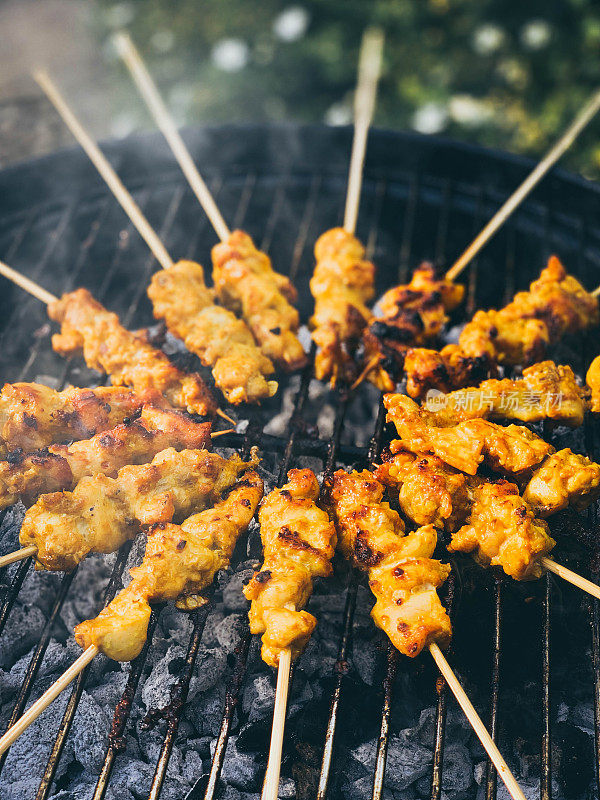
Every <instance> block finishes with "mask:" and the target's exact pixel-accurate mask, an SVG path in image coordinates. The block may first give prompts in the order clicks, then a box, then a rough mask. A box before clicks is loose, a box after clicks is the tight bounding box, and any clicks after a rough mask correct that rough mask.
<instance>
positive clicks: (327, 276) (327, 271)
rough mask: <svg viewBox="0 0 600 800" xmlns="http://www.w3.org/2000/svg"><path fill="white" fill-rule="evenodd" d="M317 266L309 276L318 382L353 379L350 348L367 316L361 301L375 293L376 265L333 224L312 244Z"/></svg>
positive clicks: (355, 243) (351, 237) (361, 329)
mask: <svg viewBox="0 0 600 800" xmlns="http://www.w3.org/2000/svg"><path fill="white" fill-rule="evenodd" d="M315 259H316V262H317V263H316V266H315V271H314V273H313V276H312V278H311V279H310V291H311V293H312V296H313V297H314V299H315V313H314V315H313V316H312V318H311V320H310V327H311V329H312V332H313V333H312V337H313V340H314V342H315V344H316V345H317V347H318V348H319V349H318V352H317V356H316V359H315V375H316V377H317V378H318V379H319V380H330V381H331V383H332V385H335V383H336V381H337V380H338V379H341V380H342V381H343V382H344V383H350V382H351V381H352V380H353V379H354V378H355V377H356V362H355V360H354V351H355V349H356V347H357V345H358V343H359V342H360V337H361V334H362V332H363V329H364V328H365V326H366V325H367V324H368V322H369V320H370V319H371V316H372V314H371V312H370V311H369V309H368V308H367V306H366V305H365V304H366V303H367V302H368V301H369V300H371V299H372V298H373V295H374V294H375V267H374V265H373V264H372V263H371V262H370V261H367V260H366V259H365V248H364V247H363V246H362V244H361V243H360V242H359V240H358V239H357V238H356V237H355V236H353V235H352V234H351V233H348V231H345V230H344V229H343V228H332V229H331V230H329V231H327V232H326V233H324V234H322V236H320V237H319V238H318V239H317V243H316V244H315Z"/></svg>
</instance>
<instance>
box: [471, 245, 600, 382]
mask: <svg viewBox="0 0 600 800" xmlns="http://www.w3.org/2000/svg"><path fill="white" fill-rule="evenodd" d="M599 319H600V315H599V311H598V299H597V298H595V297H594V296H593V295H591V294H590V293H589V292H586V290H585V289H584V288H583V286H582V285H581V284H580V283H579V281H578V280H577V279H576V278H574V277H573V276H572V275H568V274H567V272H566V270H565V268H564V267H563V265H562V264H561V263H560V261H559V259H558V258H557V257H556V256H551V257H550V259H549V261H548V265H547V267H546V268H545V269H544V270H542V272H541V274H540V277H539V278H538V279H537V280H536V281H534V282H533V283H532V284H531V286H530V287H529V291H527V292H519V293H518V294H516V295H515V297H514V299H513V301H512V302H511V303H509V304H508V305H507V306H505V307H504V308H502V309H500V310H499V311H496V310H495V309H491V310H490V311H478V312H477V313H476V314H475V315H474V317H473V319H472V320H471V322H469V323H467V325H466V326H465V328H464V330H463V331H462V333H461V335H460V338H459V345H460V347H461V348H462V349H463V350H464V352H465V353H466V354H467V355H471V356H476V355H483V354H487V355H488V356H489V357H490V359H491V360H492V361H494V362H495V363H500V364H509V365H513V366H514V365H517V364H522V365H527V364H531V363H533V362H535V361H540V360H541V359H542V358H544V356H545V355H546V352H547V349H548V346H549V345H551V344H554V343H555V342H557V341H558V340H559V339H560V338H562V337H563V336H565V335H567V334H573V333H577V332H578V331H582V330H585V329H586V328H589V327H592V326H593V325H597V324H598V321H599Z"/></svg>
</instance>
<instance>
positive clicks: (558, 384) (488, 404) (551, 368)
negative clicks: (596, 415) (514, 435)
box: [427, 361, 586, 428]
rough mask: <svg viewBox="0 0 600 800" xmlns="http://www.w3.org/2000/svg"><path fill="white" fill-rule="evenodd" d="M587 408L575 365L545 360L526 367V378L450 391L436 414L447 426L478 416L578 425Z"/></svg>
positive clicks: (507, 379) (484, 383)
mask: <svg viewBox="0 0 600 800" xmlns="http://www.w3.org/2000/svg"><path fill="white" fill-rule="evenodd" d="M427 405H429V404H427ZM585 408H586V401H585V395H584V391H583V389H582V388H581V387H580V386H579V385H578V384H577V381H576V379H575V375H574V373H573V370H572V369H571V367H569V366H560V365H559V366H557V365H556V364H555V363H554V362H553V361H542V362H540V363H539V364H534V365H533V366H531V367H527V368H526V369H524V370H523V377H522V378H518V379H515V380H512V379H509V378H504V379H503V380H488V381H483V382H482V383H481V384H479V386H478V387H477V388H476V389H474V388H471V389H463V390H458V391H455V392H450V393H449V394H447V395H446V396H445V397H444V398H442V403H441V408H440V409H439V410H437V411H436V412H435V417H436V420H437V421H438V424H440V425H444V426H446V425H453V424H456V423H457V422H460V421H461V420H464V419H476V418H480V419H505V420H508V419H515V420H519V421H520V422H540V421H541V420H544V419H548V420H553V421H554V422H557V423H560V424H561V425H567V426H569V427H571V428H577V427H579V426H580V425H583V418H584V415H585Z"/></svg>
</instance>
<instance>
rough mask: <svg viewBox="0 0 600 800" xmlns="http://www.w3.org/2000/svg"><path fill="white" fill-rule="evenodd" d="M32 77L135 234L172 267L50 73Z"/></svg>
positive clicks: (164, 265) (156, 235) (163, 262)
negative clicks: (81, 148)
mask: <svg viewBox="0 0 600 800" xmlns="http://www.w3.org/2000/svg"><path fill="white" fill-rule="evenodd" d="M33 77H34V79H35V81H36V82H37V83H38V84H39V86H40V87H41V88H42V89H43V91H44V92H45V93H46V95H47V96H48V99H49V100H50V102H51V103H52V104H53V105H54V107H55V108H56V110H57V111H58V113H59V114H60V116H61V117H62V119H63V120H64V122H65V123H66V125H67V127H68V128H69V130H70V131H71V133H72V134H73V136H74V137H75V138H76V139H77V141H78V142H79V144H80V145H81V146H82V147H83V149H84V150H85V152H86V153H87V155H88V156H89V157H90V159H91V161H92V163H93V164H94V166H95V167H96V169H97V170H98V172H99V173H100V175H101V176H102V178H104V180H105V181H106V183H107V184H108V187H109V189H110V190H111V192H112V193H113V194H114V196H115V197H116V198H117V200H118V201H119V203H120V204H121V207H122V208H123V210H124V211H125V213H126V214H127V216H128V217H129V219H130V220H131V221H132V223H133V224H134V225H135V227H136V229H137V231H138V233H139V234H140V236H142V238H143V239H144V241H145V242H146V244H147V245H148V247H149V248H150V250H151V251H152V253H153V254H154V257H155V258H156V260H157V261H158V262H159V264H160V265H161V266H162V267H163V268H164V269H168V268H169V267H172V266H173V260H172V258H171V256H170V255H169V254H168V253H167V250H166V248H165V246H164V244H163V243H162V242H161V240H160V237H159V236H158V234H157V233H156V231H155V230H154V228H153V227H152V226H151V225H150V223H149V222H148V220H147V219H146V217H145V216H144V215H143V213H142V211H141V209H140V207H139V206H138V204H137V203H136V202H135V200H134V199H133V197H132V196H131V195H130V194H129V192H128V191H127V189H126V188H125V186H124V185H123V183H122V181H121V179H120V178H119V176H118V175H117V173H116V172H115V171H114V169H113V168H112V166H111V165H110V163H109V162H108V159H107V158H106V156H105V155H104V153H103V152H102V151H101V150H100V148H99V147H98V145H97V144H96V142H95V141H94V140H93V139H92V137H91V136H90V134H89V133H88V132H87V131H86V130H85V128H84V127H83V125H82V124H81V123H80V122H79V120H78V119H77V118H76V116H75V114H74V113H73V112H72V110H71V109H70V108H69V106H68V105H67V102H66V100H65V99H64V97H63V96H62V94H61V93H60V92H59V90H58V88H57V87H56V86H55V84H54V82H53V81H52V79H51V78H50V76H49V75H48V74H47V73H46V72H44V71H43V70H36V71H35V72H34V73H33Z"/></svg>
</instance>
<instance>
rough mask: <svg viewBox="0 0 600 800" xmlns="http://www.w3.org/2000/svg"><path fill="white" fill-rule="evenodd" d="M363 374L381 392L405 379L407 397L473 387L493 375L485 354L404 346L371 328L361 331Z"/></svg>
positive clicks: (449, 347) (448, 348) (391, 388)
mask: <svg viewBox="0 0 600 800" xmlns="http://www.w3.org/2000/svg"><path fill="white" fill-rule="evenodd" d="M363 343H364V348H365V363H366V366H365V368H364V370H363V374H364V375H365V377H366V378H367V379H368V380H369V381H370V382H371V383H372V384H373V385H374V386H376V387H377V388H378V389H380V390H381V391H382V392H391V391H393V390H394V389H395V388H396V386H397V385H398V383H400V381H401V380H402V379H403V378H405V379H406V392H407V394H409V395H410V397H415V398H421V397H424V396H425V395H426V394H427V392H428V391H429V390H430V389H437V390H438V391H440V392H450V391H451V390H452V389H460V388H461V387H463V386H476V385H477V384H478V383H480V382H481V381H482V380H484V379H485V378H487V377H488V376H489V375H490V374H493V371H494V367H493V364H492V363H491V362H490V360H489V358H488V357H487V355H485V354H484V355H482V356H474V357H472V356H467V355H466V354H465V353H463V351H462V350H461V349H460V347H458V345H455V344H448V345H446V346H445V347H443V348H442V349H441V350H432V349H429V348H426V347H408V346H407V345H405V344H402V343H400V342H395V341H393V340H392V339H391V338H389V337H388V338H386V339H380V338H377V336H375V335H374V334H373V333H372V332H371V330H370V329H369V330H366V331H365V332H364V333H363Z"/></svg>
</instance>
